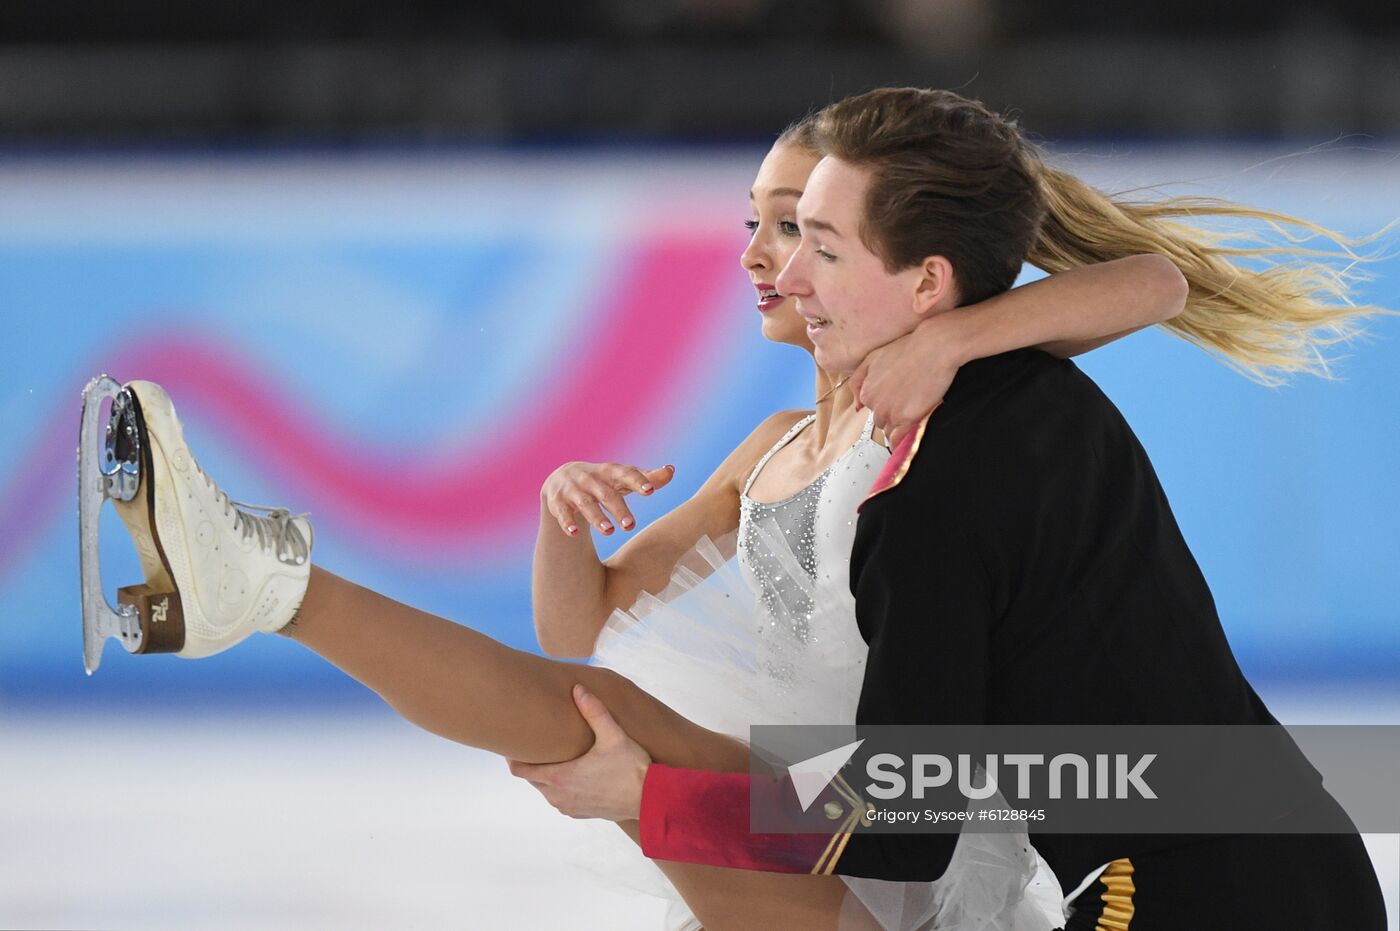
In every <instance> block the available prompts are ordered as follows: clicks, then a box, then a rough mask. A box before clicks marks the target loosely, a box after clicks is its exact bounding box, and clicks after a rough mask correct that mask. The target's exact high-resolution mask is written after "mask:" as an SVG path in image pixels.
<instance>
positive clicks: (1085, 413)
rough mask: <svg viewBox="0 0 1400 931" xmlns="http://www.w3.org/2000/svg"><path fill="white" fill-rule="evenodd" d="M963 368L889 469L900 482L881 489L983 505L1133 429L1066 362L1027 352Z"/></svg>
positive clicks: (1082, 460)
mask: <svg viewBox="0 0 1400 931" xmlns="http://www.w3.org/2000/svg"><path fill="white" fill-rule="evenodd" d="M964 369H965V371H963V372H960V373H959V376H958V379H956V380H955V381H954V383H953V386H952V387H951V388H950V389H949V392H948V397H947V398H946V399H945V401H944V403H943V404H942V405H940V407H939V408H938V409H937V410H935V411H934V413H933V415H932V416H931V417H930V418H929V420H928V421H927V423H926V424H925V426H924V429H923V431H922V434H921V435H916V437H915V439H916V442H915V443H914V444H911V448H908V449H902V450H901V449H896V450H895V451H894V454H893V456H892V461H893V466H892V468H891V469H890V472H891V474H892V476H897V477H898V481H896V482H891V483H889V484H888V485H887V486H886V488H884V489H882V490H884V491H888V490H892V489H893V488H895V487H896V486H898V487H903V488H905V489H906V494H908V493H914V494H918V493H920V492H928V491H938V492H943V493H944V494H941V495H939V496H938V498H939V500H943V501H945V502H947V501H949V500H950V494H951V495H952V496H953V500H959V499H961V500H964V501H967V502H968V503H972V504H976V503H977V502H978V500H979V499H984V498H985V496H988V495H998V494H1002V493H1004V492H1006V491H1009V490H1010V489H1012V488H1014V487H1015V486H1017V485H1018V484H1022V483H1026V482H1035V481H1037V480H1038V477H1039V476H1043V475H1045V474H1046V473H1047V472H1048V471H1052V470H1053V469H1054V468H1063V467H1065V466H1066V465H1068V464H1070V463H1079V464H1080V465H1083V464H1084V463H1085V460H1087V459H1090V458H1092V457H1093V455H1094V450H1095V447H1096V445H1097V444H1100V443H1101V442H1102V441H1103V438H1104V437H1105V436H1108V435H1112V434H1116V433H1119V432H1121V431H1120V430H1119V426H1120V425H1121V427H1122V429H1126V424H1123V423H1122V417H1121V415H1120V414H1119V413H1118V410H1117V408H1115V407H1114V406H1113V404H1112V402H1111V401H1109V400H1108V398H1107V397H1106V396H1105V395H1104V394H1103V392H1102V391H1100V390H1099V388H1098V386H1097V385H1096V384H1094V382H1093V380H1092V379H1090V378H1089V377H1088V376H1087V375H1085V374H1084V373H1083V372H1082V371H1080V370H1079V368H1078V367H1077V366H1075V365H1074V363H1073V362H1070V361H1069V360H1067V359H1059V358H1056V357H1054V356H1051V355H1048V354H1047V353H1043V352H1039V351H1037V350H1021V351H1018V352H1013V353H1004V354H1002V355H999V356H992V357H989V358H987V359H979V360H977V361H976V362H973V363H970V364H969V365H968V366H965V367H964ZM904 445H906V444H901V446H904ZM901 453H903V456H902V457H901ZM899 497H904V496H899ZM911 503H912V502H911Z"/></svg>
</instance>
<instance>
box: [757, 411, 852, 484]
mask: <svg viewBox="0 0 1400 931" xmlns="http://www.w3.org/2000/svg"><path fill="white" fill-rule="evenodd" d="M816 416H817V415H816V412H815V411H813V412H812V413H810V414H808V415H807V416H806V417H803V418H802V419H801V420H799V421H798V422H797V423H795V424H793V425H792V426H791V427H789V428H788V432H786V433H784V434H783V436H782V438H781V439H780V440H778V442H776V443H774V444H773V448H772V449H770V450H768V452H766V453H764V454H763V458H761V459H759V460H758V464H757V465H755V466H754V467H753V471H752V472H750V473H749V480H748V481H747V482H745V483H744V492H743V493H744V495H745V496H746V497H747V495H748V493H749V489H750V488H752V487H753V483H754V479H756V478H758V473H760V472H762V471H763V467H764V466H766V465H767V464H768V460H769V459H772V458H773V454H774V453H776V452H777V451H778V450H780V449H782V448H783V447H784V446H786V445H787V444H789V443H791V442H792V438H793V437H795V436H797V434H799V433H801V432H802V431H803V429H805V428H806V426H807V424H809V423H811V422H812V421H813V419H815V418H816ZM874 416H875V415H873V414H872V415H871V421H870V422H871V423H872V424H873V423H874V422H875V421H874Z"/></svg>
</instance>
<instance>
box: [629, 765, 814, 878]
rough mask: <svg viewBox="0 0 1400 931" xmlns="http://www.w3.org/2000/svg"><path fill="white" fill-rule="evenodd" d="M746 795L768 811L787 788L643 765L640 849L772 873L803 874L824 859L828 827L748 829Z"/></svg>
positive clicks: (738, 776)
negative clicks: (801, 831) (799, 830)
mask: <svg viewBox="0 0 1400 931" xmlns="http://www.w3.org/2000/svg"><path fill="white" fill-rule="evenodd" d="M751 794H752V796H753V797H752V801H753V803H754V804H763V805H768V804H771V805H773V806H774V807H773V808H772V809H768V810H773V811H778V810H780V807H779V806H782V805H783V804H784V800H785V799H787V798H790V797H792V795H793V793H792V790H791V787H790V783H789V782H788V780H786V779H774V778H769V777H764V776H750V775H748V774H747V773H717V772H710V771H708V770H698V769H677V768H675V767H671V766H663V765H661V764H659V763H653V764H651V766H649V767H648V768H647V774H646V779H645V781H644V782H643V783H642V809H641V844H642V852H643V853H644V854H646V855H647V856H648V857H650V858H652V859H653V860H674V861H678V862H682V863H703V864H707V865H710V866H727V867H734V868H737V869H746V870H763V871H766V872H773V873H810V872H813V871H815V870H818V869H821V867H822V864H823V863H824V862H826V861H828V860H831V858H830V851H831V848H832V845H833V836H832V834H831V833H826V834H796V833H792V834H789V833H783V834H755V833H751V832H750V831H749V806H750V803H751ZM831 865H834V860H831ZM825 871H827V872H829V870H825Z"/></svg>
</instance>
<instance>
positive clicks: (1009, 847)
mask: <svg viewBox="0 0 1400 931" xmlns="http://www.w3.org/2000/svg"><path fill="white" fill-rule="evenodd" d="M812 419H813V415H810V414H809V415H808V416H807V417H805V418H803V419H802V420H799V421H798V422H797V423H796V424H795V425H794V426H793V427H792V429H791V430H789V431H788V432H787V434H786V435H784V436H783V437H782V439H781V440H779V441H778V443H776V444H775V445H774V446H773V448H772V449H770V450H769V451H768V453H767V454H766V455H764V457H763V458H762V459H761V460H759V462H758V464H757V465H756V466H755V467H754V470H753V472H752V474H751V475H750V476H749V479H748V481H747V482H746V484H745V487H744V492H743V494H742V496H741V498H740V518H739V530H738V533H737V535H731V536H730V537H729V538H728V539H726V540H720V541H710V540H708V539H702V540H701V541H700V543H699V544H698V545H697V546H696V547H695V549H693V550H692V551H691V552H690V553H689V554H688V555H687V556H686V558H684V559H682V560H681V563H680V565H678V566H677V568H676V570H675V572H674V574H673V575H672V578H671V583H670V585H669V586H668V587H667V589H666V590H665V591H663V592H661V593H659V594H657V595H650V594H644V595H643V596H642V597H641V598H640V599H639V600H638V602H637V604H635V605H634V606H633V607H632V608H631V610H629V611H617V612H614V614H613V616H612V617H611V618H610V619H609V620H608V622H607V624H606V626H605V627H604V630H603V632H602V633H601V634H600V636H599V638H598V643H597V647H596V650H595V653H594V657H593V663H594V664H595V665H599V666H603V667H606V668H609V669H613V670H615V671H617V672H619V673H621V674H623V675H625V676H627V677H628V678H629V679H632V680H633V681H634V682H636V683H637V684H638V685H639V686H640V687H641V688H643V689H644V690H646V691H647V692H650V693H651V694H652V695H654V696H656V697H657V698H659V699H660V700H661V701H663V702H665V703H666V704H667V705H669V706H670V707H672V708H673V709H675V710H676V711H678V712H680V713H681V714H682V715H684V716H685V717H687V718H689V719H691V720H692V721H695V722H696V723H698V724H701V725H703V726H705V727H707V728H710V729H712V730H717V731H721V732H723V733H727V734H730V735H733V736H736V737H739V738H741V739H744V740H747V739H748V729H749V726H750V725H753V724H850V723H852V722H854V720H855V713H856V703H857V701H858V699H859V697H860V688H861V681H862V677H863V675H864V672H865V658H866V652H867V647H866V644H865V641H864V640H862V639H861V636H860V632H859V631H858V630H857V628H856V622H855V599H854V597H853V596H852V595H851V591H850V561H851V548H852V545H853V543H854V540H855V522H856V506H857V505H858V504H859V503H860V502H861V501H862V500H863V499H864V497H865V495H866V493H867V492H868V491H869V489H870V487H871V485H872V484H873V483H874V481H875V478H876V476H877V475H878V474H879V471H880V469H881V467H882V466H883V465H884V463H885V461H886V460H887V459H888V457H889V453H888V451H887V450H886V449H885V448H884V447H883V446H881V445H880V444H878V443H876V442H875V441H874V440H873V439H872V438H871V432H872V429H873V417H872V418H871V419H870V420H868V421H867V422H866V426H865V430H864V431H863V432H862V434H861V436H860V439H859V440H857V441H856V443H855V444H854V445H853V446H851V448H850V449H848V450H847V451H846V452H845V453H844V454H842V455H841V457H840V458H838V459H837V460H836V461H835V462H833V463H832V464H831V466H830V467H828V468H827V469H826V470H825V471H823V472H822V474H821V475H820V476H818V477H817V479H816V480H815V481H813V482H812V483H811V484H810V485H808V486H806V487H805V488H803V489H802V490H800V491H798V492H797V493H796V494H794V495H791V496H790V497H787V498H784V499H783V500H781V501H775V502H760V501H755V500H753V499H752V498H750V497H749V495H748V492H749V489H750V487H751V486H752V485H753V482H754V479H755V478H757V476H758V474H759V472H760V471H762V469H763V467H764V466H765V465H767V463H768V460H769V459H770V458H771V457H772V456H773V454H774V453H776V452H777V451H778V450H779V449H781V448H782V447H783V446H785V445H786V444H787V443H788V442H790V441H791V440H792V438H793V437H795V436H796V435H797V434H798V433H800V432H801V431H802V430H803V429H804V428H805V427H806V426H807V425H808V424H810V423H811V422H812ZM735 551H737V553H736V552H735ZM589 824H592V825H601V823H600V822H589ZM605 827H606V830H605V831H594V832H593V834H592V837H591V840H590V841H588V842H586V843H584V844H582V845H581V847H580V849H579V850H578V851H577V853H576V855H575V857H574V859H575V860H576V862H579V863H580V864H581V865H584V866H586V867H587V868H589V869H590V870H591V871H593V872H595V873H597V874H600V875H602V876H603V877H605V878H610V879H612V880H614V881H619V882H621V883H623V884H625V885H628V886H631V887H633V888H636V889H640V890H643V891H646V892H650V893H652V894H655V895H660V896H664V897H666V898H668V899H670V900H671V906H670V909H669V912H668V919H667V925H668V927H670V928H672V929H685V928H698V927H699V924H698V922H696V920H695V919H694V917H693V915H692V914H691V913H690V911H689V909H688V908H687V907H686V906H685V903H684V902H683V901H682V900H681V899H680V896H679V894H678V893H677V892H676V891H675V889H674V887H672V886H671V884H670V882H669V881H668V880H666V878H665V876H664V875H663V874H662V873H661V872H660V870H659V869H658V868H657V867H656V866H655V864H653V863H651V862H650V861H648V860H646V859H645V858H644V857H642V856H641V854H640V851H639V850H638V849H637V847H636V846H635V845H634V844H632V843H631V842H630V841H628V840H627V839H626V838H625V837H624V836H623V835H622V833H621V832H620V831H618V830H617V829H616V828H615V827H614V826H612V825H606V826H605ZM846 882H847V885H848V886H849V887H850V888H851V890H852V892H853V893H854V894H856V895H857V896H859V897H860V899H861V901H862V903H863V904H864V905H865V906H866V908H867V910H869V911H870V912H872V913H873V914H874V915H875V916H876V917H877V918H878V919H879V920H880V923H881V925H882V926H883V927H885V928H889V929H893V931H914V929H939V931H993V929H996V931H1049V929H1052V928H1057V927H1059V926H1060V924H1061V923H1062V922H1061V919H1060V917H1059V916H1060V904H1059V903H1060V899H1059V896H1060V891H1059V887H1058V884H1057V883H1056V882H1055V879H1054V877H1053V875H1052V874H1051V873H1050V871H1049V869H1048V867H1046V866H1045V865H1044V862H1043V861H1041V860H1039V857H1038V856H1037V855H1036V854H1035V851H1034V849H1033V848H1031V847H1030V844H1029V841H1028V840H1027V838H1026V836H1025V835H1024V834H1020V833H1014V834H966V835H963V836H962V837H961V838H960V839H959V843H958V847H957V851H956V853H955V854H954V857H953V861H952V863H951V865H950V866H949V868H948V870H947V872H946V873H945V874H944V876H943V877H942V878H941V879H940V880H939V881H938V882H935V883H927V882H923V883H900V882H885V881H882V880H872V879H858V878H848V879H847V880H846Z"/></svg>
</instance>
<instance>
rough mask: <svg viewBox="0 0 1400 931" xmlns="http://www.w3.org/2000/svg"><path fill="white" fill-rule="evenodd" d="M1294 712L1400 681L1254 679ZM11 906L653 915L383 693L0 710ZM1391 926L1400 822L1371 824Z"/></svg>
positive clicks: (205, 919)
mask: <svg viewBox="0 0 1400 931" xmlns="http://www.w3.org/2000/svg"><path fill="white" fill-rule="evenodd" d="M1260 691H1261V693H1263V694H1264V697H1265V699H1266V700H1267V701H1268V703H1269V704H1270V706H1271V707H1272V708H1273V709H1274V711H1275V713H1276V714H1277V715H1278V716H1279V717H1280V719H1282V720H1283V721H1285V722H1286V723H1394V722H1400V690H1397V689H1389V690H1384V691H1376V692H1358V691H1356V690H1352V689H1340V688H1338V689H1319V688H1316V687H1314V688H1312V689H1309V690H1307V691H1299V690H1294V689H1272V690H1270V689H1261V690H1260ZM0 748H2V749H0V761H3V766H2V767H0V927H5V928H133V929H137V928H139V929H162V928H172V929H173V928H178V929H191V928H200V929H223V928H228V929H235V928H238V929H241V928H256V929H261V928H316V929H322V928H338V929H351V928H375V929H387V928H394V929H398V928H469V929H533V928H541V929H544V928H569V929H574V931H583V929H630V928H638V929H646V928H660V927H661V926H662V915H663V913H664V906H663V905H662V904H661V903H660V902H659V900H656V899H650V898H647V897H646V896H644V895H640V894H636V893H627V892H624V891H620V890H617V891H615V890H609V889H605V888H602V887H600V886H599V884H598V882H597V881H596V880H595V879H594V878H592V877H590V876H589V875H588V874H587V873H586V872H585V871H583V870H582V869H580V868H579V867H578V866H577V865H575V864H573V863H570V862H568V860H567V858H566V851H567V849H568V848H569V847H570V846H571V845H572V844H574V843H576V842H577V839H578V833H577V827H578V826H577V825H576V824H575V823H574V822H571V821H569V820H568V819H565V818H563V817H561V816H559V815H557V814H555V813H554V812H553V810H552V809H550V808H548V807H547V806H546V805H545V803H544V802H543V800H541V799H540V798H539V796H538V795H537V794H536V793H535V791H534V789H533V788H531V787H530V786H529V785H528V784H526V783H524V782H523V781H520V780H518V779H515V778H513V777H511V776H510V774H509V773H508V772H507V771H506V767H505V764H504V763H503V762H502V761H501V760H500V759H498V758H496V757H492V756H490V755H488V754H485V753H481V752H478V751H475V750H471V749H468V748H464V747H461V746H458V745H455V744H452V743H449V742H447V741H444V740H441V739H439V738H436V737H434V736H432V735H430V734H427V733H425V732H423V731H420V730H418V729H416V728H414V727H413V726H411V725H409V724H407V723H406V722H404V721H402V720H400V719H398V718H396V717H394V716H393V715H392V714H391V713H389V712H388V711H384V712H382V713H368V714H367V713H361V712H357V713H353V714H347V713H343V712H298V711H295V710H289V711H287V713H284V714H278V713H268V712H266V711H260V712H259V713H258V714H256V715H238V714H235V713H233V712H231V711H230V712H228V713H208V714H206V713H201V714H199V715H193V714H188V713H186V714H180V713H164V712H153V711H150V710H147V709H140V710H135V709H133V710H131V711H129V712H128V713H126V714H125V715H123V714H121V713H120V709H112V710H111V711H109V712H104V713H102V714H92V713H78V712H74V711H72V710H68V711H62V712H54V713H48V714H34V713H25V714H23V715H20V714H16V713H14V712H8V713H6V712H0ZM1367 843H1368V846H1369V847H1370V849H1371V852H1372V855H1373V857H1374V858H1375V861H1376V866H1377V870H1378V872H1379V875H1380V877H1381V882H1382V886H1383V888H1384V889H1385V892H1386V898H1387V907H1388V910H1389V915H1390V927H1391V928H1392V929H1395V928H1397V927H1400V924H1397V920H1396V912H1397V906H1396V899H1397V887H1400V843H1397V837H1396V836H1394V835H1374V836H1370V837H1368V838H1367Z"/></svg>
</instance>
